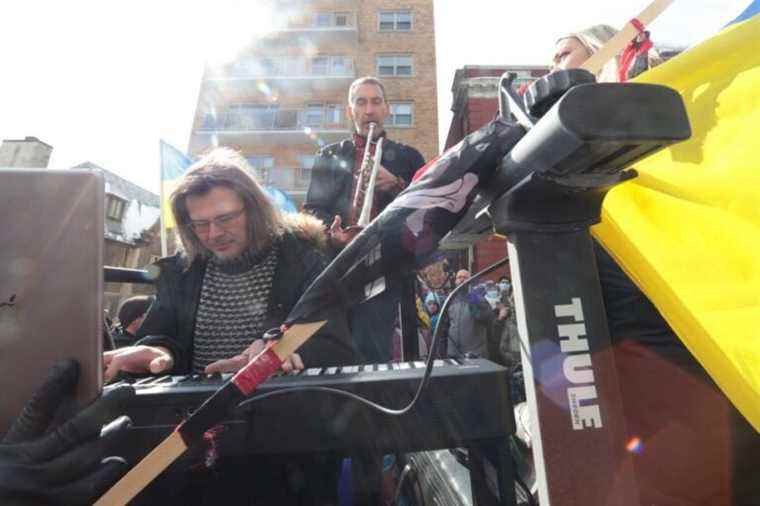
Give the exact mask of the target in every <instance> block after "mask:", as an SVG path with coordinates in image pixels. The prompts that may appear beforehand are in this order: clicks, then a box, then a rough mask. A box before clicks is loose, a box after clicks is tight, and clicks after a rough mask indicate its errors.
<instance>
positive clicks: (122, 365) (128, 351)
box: [103, 345, 174, 381]
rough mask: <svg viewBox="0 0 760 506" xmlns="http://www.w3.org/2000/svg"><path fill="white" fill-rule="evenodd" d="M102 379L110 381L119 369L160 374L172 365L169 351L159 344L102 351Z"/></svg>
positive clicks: (172, 360) (172, 361)
mask: <svg viewBox="0 0 760 506" xmlns="http://www.w3.org/2000/svg"><path fill="white" fill-rule="evenodd" d="M103 367H104V368H105V373H104V379H105V381H110V380H111V379H112V378H113V377H114V376H116V374H117V373H118V372H119V371H126V372H131V373H138V374H141V373H150V374H160V373H162V372H165V371H169V370H171V368H172V367H174V359H173V358H172V355H171V353H169V351H168V350H167V349H165V348H162V347H160V346H143V345H139V346H127V347H125V348H119V349H117V350H113V351H107V352H105V353H103Z"/></svg>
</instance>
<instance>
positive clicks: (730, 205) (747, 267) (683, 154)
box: [593, 0, 760, 430]
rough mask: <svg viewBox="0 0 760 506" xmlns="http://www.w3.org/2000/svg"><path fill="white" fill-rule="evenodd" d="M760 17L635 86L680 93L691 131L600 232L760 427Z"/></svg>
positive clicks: (607, 212)
mask: <svg viewBox="0 0 760 506" xmlns="http://www.w3.org/2000/svg"><path fill="white" fill-rule="evenodd" d="M759 10H760V0H756V1H755V2H753V4H752V5H751V6H750V7H749V8H748V9H747V11H745V14H743V15H742V16H740V17H739V18H738V22H737V23H735V24H732V25H730V26H728V27H727V28H725V29H724V30H723V31H722V32H720V33H719V34H718V35H716V36H715V37H713V38H711V39H709V40H707V41H705V42H703V43H702V44H700V45H698V46H696V47H694V48H692V49H690V50H689V51H687V52H685V53H683V54H681V55H679V56H678V57H676V58H674V59H672V60H670V61H668V62H667V63H665V64H663V65H661V66H659V67H657V68H654V69H652V70H650V71H649V72H647V73H645V74H643V75H642V76H640V78H639V79H637V81H638V82H646V83H658V84H664V85H667V86H670V87H671V88H674V89H676V90H677V91H678V92H679V93H680V94H681V96H682V97H683V99H684V101H685V103H686V107H687V110H688V113H689V119H690V121H691V126H692V130H693V136H692V138H691V139H690V140H689V141H688V142H685V143H681V144H677V145H675V146H673V147H671V148H670V149H668V150H664V151H662V152H659V153H657V154H656V155H654V156H652V157H650V158H647V159H646V160H644V161H643V162H642V163H640V164H639V165H637V166H636V167H635V168H636V169H637V170H638V171H639V174H640V175H639V177H638V178H637V179H635V180H633V181H631V182H630V183H628V184H625V185H623V186H621V187H619V188H616V189H615V190H613V191H612V192H611V193H610V194H609V195H608V197H607V199H606V201H605V205H604V212H603V215H602V223H601V224H599V225H598V226H596V227H595V228H594V231H593V232H594V234H595V235H596V237H597V238H598V239H599V240H600V241H601V242H602V244H603V245H604V246H605V248H606V249H607V250H608V251H610V253H611V254H612V255H613V256H614V257H615V259H616V260H617V261H618V263H619V264H620V265H621V266H622V267H623V269H624V270H625V271H626V272H627V273H628V274H629V275H630V276H631V278H632V279H634V281H635V282H636V284H637V285H638V286H639V287H640V288H641V289H642V290H643V291H644V293H646V294H647V296H648V297H649V298H650V299H651V300H652V301H653V302H654V304H655V305H656V306H657V307H658V309H659V310H660V311H661V312H662V314H663V315H664V316H665V318H666V319H667V321H668V322H669V323H670V325H671V326H672V327H673V329H674V330H675V332H676V333H677V334H678V336H679V337H680V338H681V340H682V341H683V342H684V343H685V344H686V346H687V347H688V348H689V350H690V351H691V352H692V353H693V354H694V356H695V357H696V358H697V359H698V360H699V362H700V363H701V364H702V365H703V366H704V368H705V369H706V370H707V372H708V373H709V374H710V375H711V376H712V378H713V379H714V380H715V381H716V383H717V384H718V385H719V386H720V388H721V389H722V390H723V391H724V392H725V393H726V395H727V396H728V397H729V398H730V399H731V401H732V402H733V403H734V405H735V406H736V407H737V408H738V409H739V410H740V411H741V412H742V413H743V414H744V416H745V417H746V418H747V419H748V420H749V421H750V422H751V423H752V425H753V426H754V427H755V429H757V430H760V143H758V139H760V137H759V136H758V129H760V16H754V17H752V16H751V14H752V13H753V12H755V13H756V12H758V11H759Z"/></svg>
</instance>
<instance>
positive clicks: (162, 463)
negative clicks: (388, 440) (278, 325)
mask: <svg viewBox="0 0 760 506" xmlns="http://www.w3.org/2000/svg"><path fill="white" fill-rule="evenodd" d="M326 323H327V322H326V321H319V322H314V323H297V324H294V325H292V326H291V327H290V328H289V329H287V330H286V331H285V333H284V334H283V336H282V338H281V339H280V340H279V341H277V342H276V343H275V344H274V345H273V346H271V348H266V349H265V350H264V351H262V352H261V353H260V354H259V355H257V356H256V358H254V359H253V360H252V361H251V362H249V363H248V365H246V366H245V367H244V368H243V369H241V370H240V371H239V372H238V373H237V374H235V376H233V377H232V378H231V379H230V380H229V381H228V382H226V383H225V384H224V385H223V386H222V387H221V388H219V390H217V391H216V392H215V393H214V394H213V395H212V396H211V397H209V399H208V400H207V401H206V402H204V403H203V405H202V406H201V407H200V408H198V409H197V410H196V411H195V413H193V415H192V416H191V417H190V418H188V419H187V420H186V421H185V422H183V423H182V424H180V425H179V426H178V427H177V428H176V429H175V430H174V431H173V432H172V433H171V434H170V435H169V436H168V437H167V438H166V439H164V440H163V441H162V442H161V443H160V444H159V445H158V446H157V447H155V448H154V449H153V450H152V451H151V452H150V453H149V454H148V455H146V456H145V458H144V459H142V460H141V461H140V462H138V464H137V465H136V466H135V467H133V468H132V469H131V470H130V471H129V472H128V473H127V474H126V475H124V477H122V478H121V479H120V480H119V481H118V482H116V484H115V485H114V486H112V487H111V488H110V489H109V490H108V492H106V493H105V494H104V495H103V496H102V497H101V498H100V499H98V501H97V502H96V503H95V506H122V505H125V504H127V503H128V502H129V501H131V500H132V499H133V498H134V497H135V496H136V495H137V494H139V493H140V491H142V490H143V489H144V488H145V487H147V486H148V485H149V484H150V482H151V481H153V480H154V479H155V478H156V477H157V476H158V475H159V474H161V472H163V470H164V469H166V468H167V467H169V466H170V465H171V463H172V462H174V461H175V460H177V458H178V457H179V456H180V455H182V454H183V453H184V452H185V450H186V449H187V448H188V445H187V443H186V442H185V439H184V438H183V433H182V429H183V428H184V427H186V426H187V425H189V424H188V422H190V421H191V420H195V421H197V420H198V419H204V420H205V419H206V418H209V417H208V415H209V412H208V410H210V409H217V410H218V408H219V407H220V405H219V403H218V402H217V403H214V400H217V401H219V400H220V399H228V398H232V399H235V398H236V397H239V398H242V397H243V396H245V395H249V394H250V393H251V391H252V390H253V388H255V386H256V385H257V384H259V383H261V382H262V381H264V380H265V379H266V378H267V377H269V376H270V375H271V374H272V372H274V371H271V372H268V373H266V374H262V373H261V371H260V369H261V367H271V366H272V360H271V357H272V354H274V355H276V357H275V358H274V360H276V361H277V360H278V362H276V366H277V367H278V368H279V365H280V364H282V362H283V361H284V360H285V359H287V358H288V357H289V356H290V355H292V354H293V353H294V352H295V351H296V350H297V349H298V348H299V347H300V346H301V345H302V344H303V343H305V342H306V341H308V340H309V338H310V337H311V336H313V335H314V334H315V333H316V332H317V331H318V330H319V329H320V328H321V327H322V326H323V325H324V324H326ZM267 359H269V362H268V363H267ZM267 370H268V369H267ZM252 378H253V379H252ZM236 379H237V380H238V381H236ZM241 380H242V381H241ZM230 389H235V395H233V396H232V397H230V396H229V395H228V396H222V395H220V394H222V392H223V391H224V393H226V394H229V393H230V392H229V390H230ZM215 398H216V399H215ZM225 407H226V406H225ZM220 411H221V410H220ZM218 415H219V416H222V413H221V412H220V413H218ZM212 418H213V417H212ZM208 425H209V426H208V427H203V428H204V429H209V428H211V425H212V423H209V424H208ZM197 429H198V427H193V430H194V431H197Z"/></svg>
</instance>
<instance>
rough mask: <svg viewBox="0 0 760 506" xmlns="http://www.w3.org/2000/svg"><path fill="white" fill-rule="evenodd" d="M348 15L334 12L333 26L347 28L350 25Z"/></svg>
mask: <svg viewBox="0 0 760 506" xmlns="http://www.w3.org/2000/svg"><path fill="white" fill-rule="evenodd" d="M349 16H350V14H348V13H347V12H336V13H335V26H349V25H350V23H351V19H350V18H349Z"/></svg>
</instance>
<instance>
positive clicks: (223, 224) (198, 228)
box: [186, 208, 245, 235]
mask: <svg viewBox="0 0 760 506" xmlns="http://www.w3.org/2000/svg"><path fill="white" fill-rule="evenodd" d="M243 211H245V208H242V209H238V210H237V211H232V212H231V213H227V214H223V215H221V216H217V217H216V218H212V219H210V220H197V221H191V222H189V223H187V224H186V226H187V228H189V229H190V230H192V231H193V232H195V233H196V234H198V235H207V234H208V232H209V230H210V229H211V224H212V223H213V224H214V225H216V226H217V227H220V228H224V229H227V228H228V227H230V226H231V225H232V222H234V221H235V220H236V219H238V218H239V217H240V215H241V214H243Z"/></svg>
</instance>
